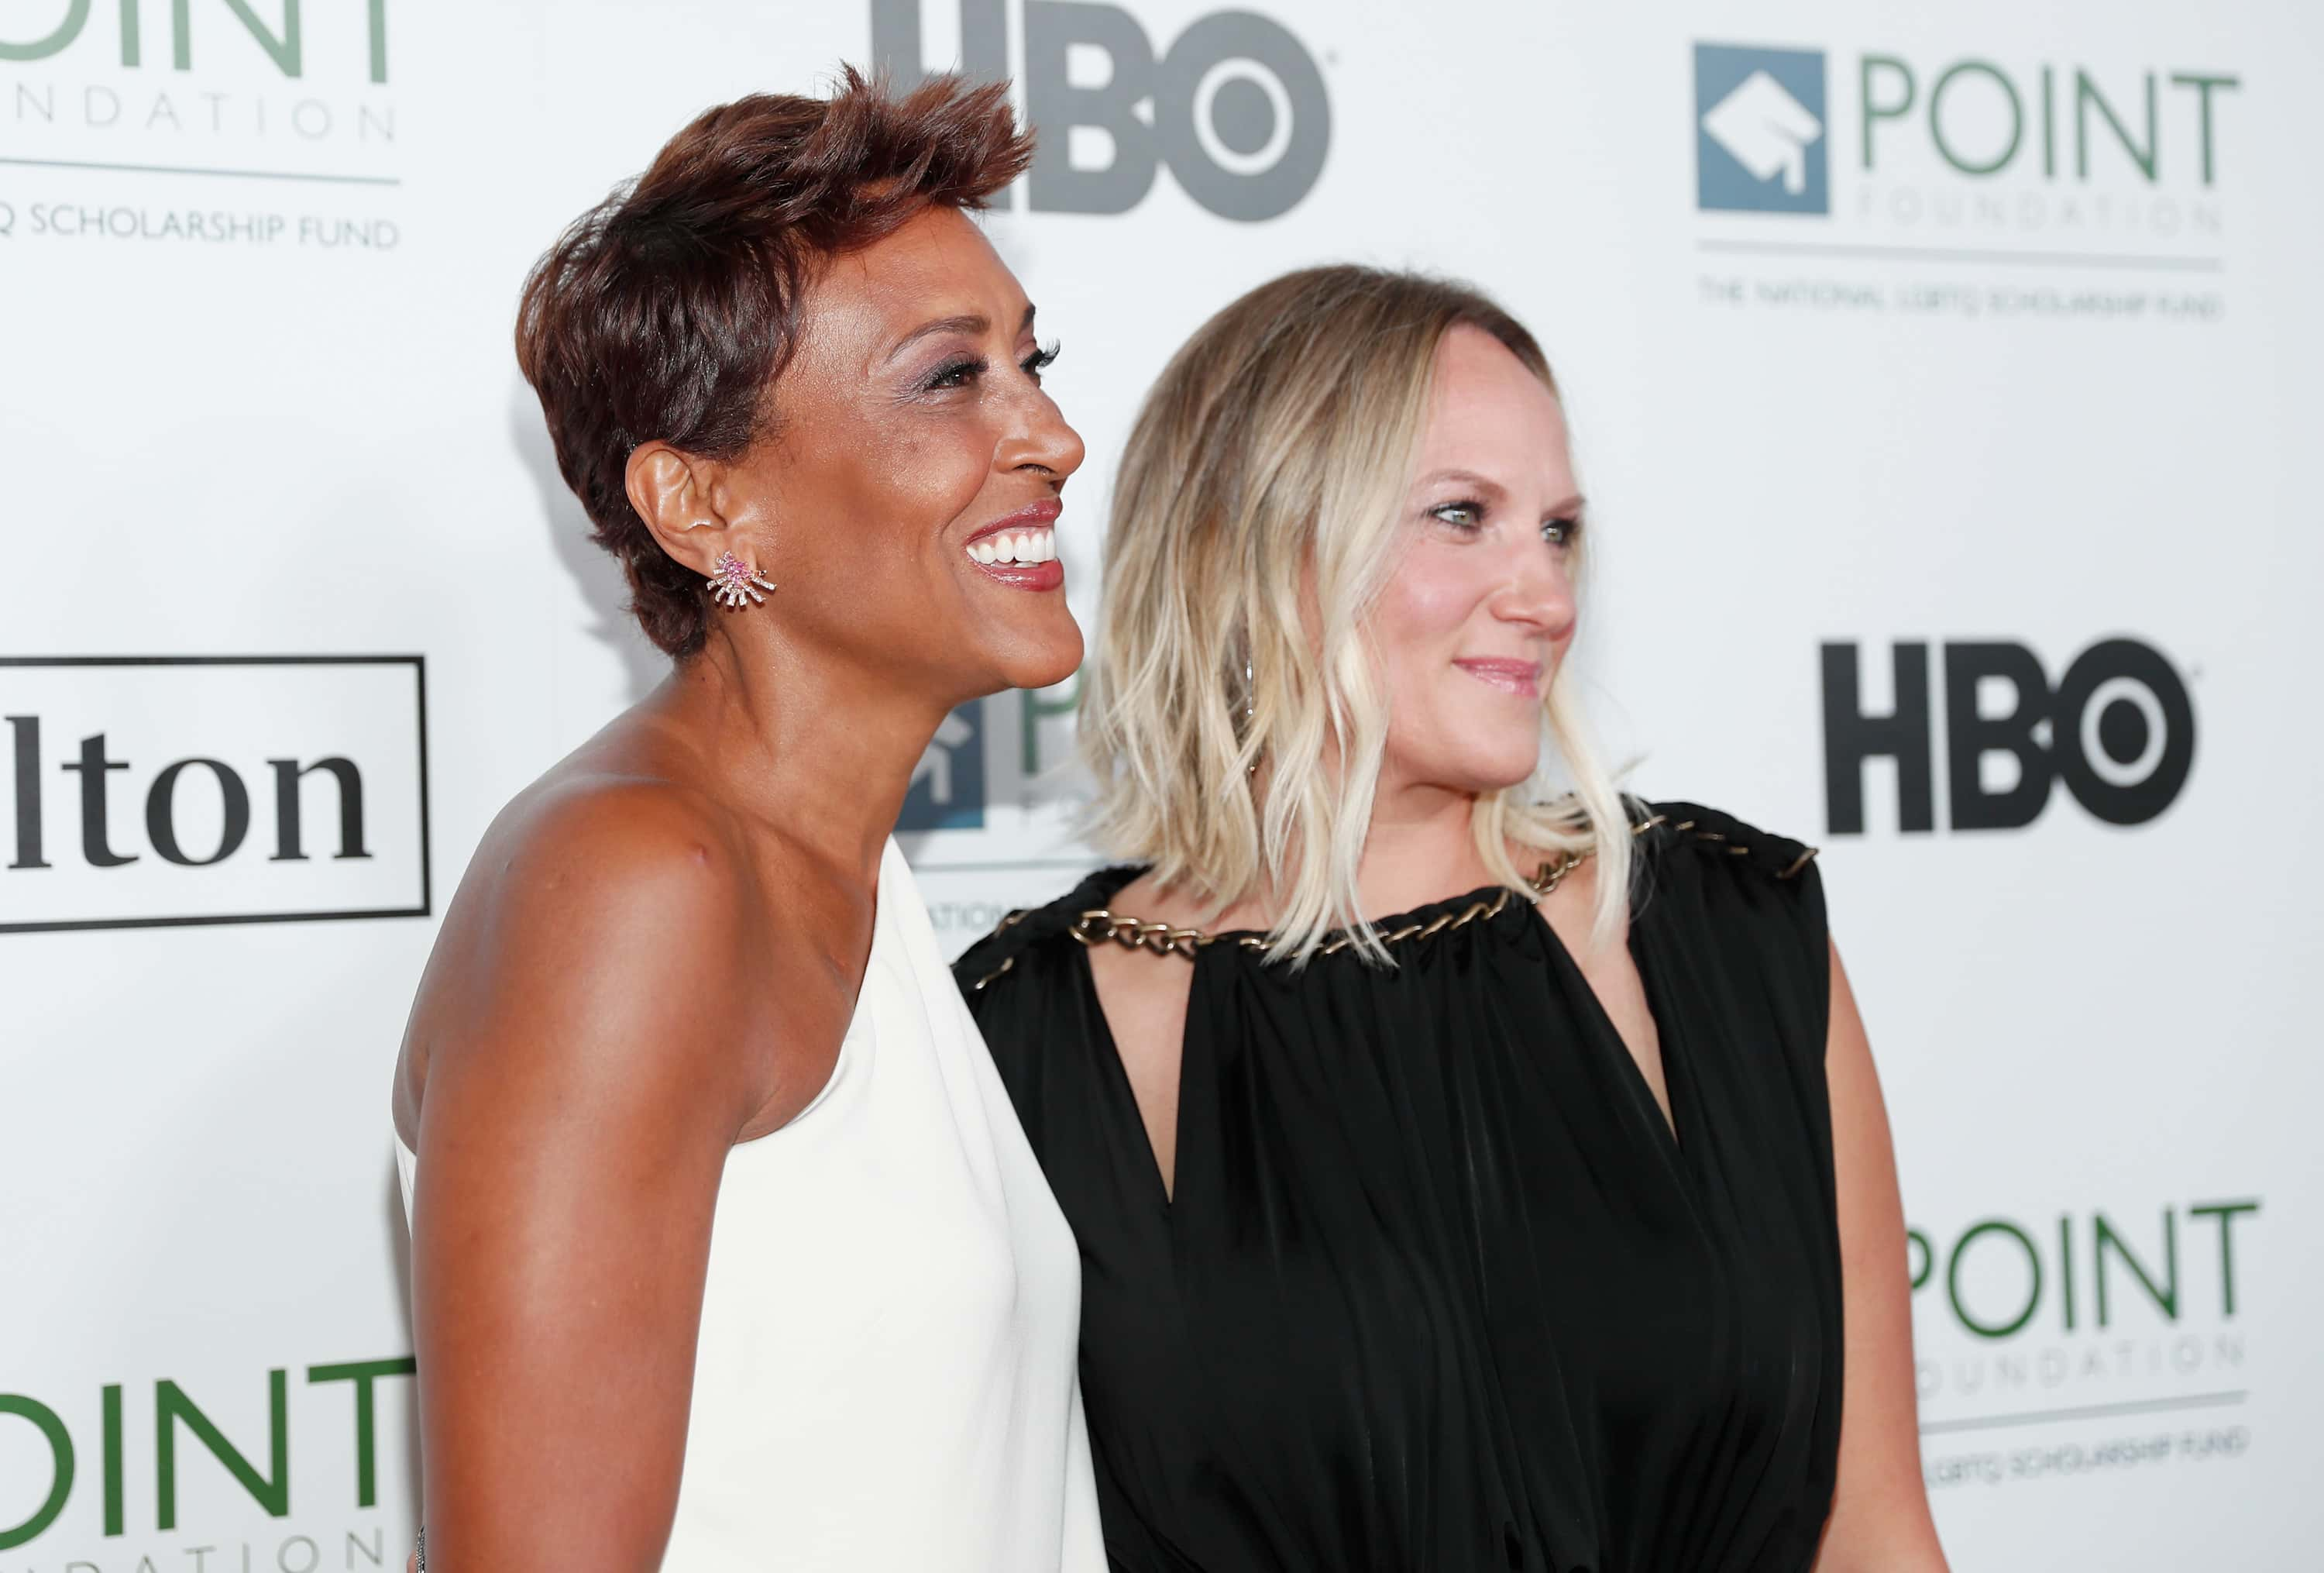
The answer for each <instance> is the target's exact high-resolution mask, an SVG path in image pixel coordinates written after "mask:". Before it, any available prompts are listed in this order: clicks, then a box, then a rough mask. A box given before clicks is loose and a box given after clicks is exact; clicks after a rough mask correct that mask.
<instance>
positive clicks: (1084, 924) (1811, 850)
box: [970, 814, 1821, 993]
mask: <svg viewBox="0 0 2324 1573" xmlns="http://www.w3.org/2000/svg"><path fill="white" fill-rule="evenodd" d="M1668 822H1669V816H1667V815H1665V814H1655V815H1654V816H1653V817H1651V818H1649V819H1641V820H1640V821H1638V822H1637V824H1635V825H1633V826H1631V827H1630V834H1631V835H1633V836H1643V835H1645V834H1646V832H1647V831H1649V830H1651V829H1653V828H1655V827H1656V826H1657V825H1662V824H1666V823H1668ZM1671 829H1672V831H1673V832H1674V833H1676V834H1681V835H1692V836H1693V837H1694V838H1695V839H1696V840H1698V841H1716V842H1720V843H1723V844H1724V847H1723V849H1724V850H1725V851H1726V852H1727V853H1729V855H1730V856H1736V857H1747V856H1749V855H1750V852H1751V849H1750V848H1749V847H1746V846H1743V845H1742V844H1741V843H1739V842H1729V841H1728V838H1727V837H1726V835H1725V833H1724V832H1722V831H1718V830H1701V829H1697V828H1695V821H1694V820H1692V819H1681V820H1680V821H1679V822H1678V823H1676V824H1674V825H1672V826H1671ZM1819 850H1821V848H1818V847H1808V848H1807V849H1806V850H1805V851H1803V852H1802V853H1801V854H1800V855H1799V856H1798V857H1796V858H1794V860H1793V861H1792V864H1791V866H1789V867H1788V868H1785V869H1784V871H1783V872H1782V873H1781V874H1777V875H1776V876H1775V877H1776V878H1777V879H1793V878H1796V877H1797V876H1798V874H1799V873H1800V871H1801V870H1802V869H1803V868H1805V867H1806V866H1807V865H1808V864H1809V862H1810V861H1811V860H1812V859H1813V858H1814V856H1815V855H1816V853H1817V852H1818V851H1819ZM1587 856H1590V854H1588V853H1587V852H1569V853H1567V854H1566V855H1565V856H1563V857H1560V858H1558V859H1556V860H1555V861H1554V862H1551V863H1545V864H1543V865H1541V869H1540V871H1539V872H1538V873H1536V874H1535V875H1534V876H1533V878H1531V879H1529V880H1527V881H1526V889H1527V890H1529V891H1531V892H1532V893H1533V899H1534V900H1535V901H1540V900H1542V899H1543V898H1544V897H1545V896H1547V895H1548V894H1549V893H1550V892H1552V891H1554V890H1555V889H1556V888H1557V887H1558V886H1559V885H1560V884H1563V883H1564V880H1565V876H1566V875H1567V874H1572V872H1573V871H1574V870H1575V869H1577V868H1579V867H1581V866H1582V859H1583V858H1585V857H1587ZM1515 894H1516V892H1514V891H1511V890H1508V889H1507V888H1503V889H1501V890H1499V891H1497V892H1495V893H1494V894H1493V897H1492V899H1491V900H1489V901H1486V900H1478V901H1473V902H1470V903H1469V904H1468V905H1467V906H1465V907H1463V908H1462V909H1461V910H1460V911H1457V912H1440V913H1438V914H1437V915H1436V916H1435V917H1434V918H1431V919H1430V920H1429V921H1426V922H1425V923H1406V924H1405V925H1404V926H1403V927H1402V928H1399V929H1394V930H1389V931H1388V932H1387V933H1385V934H1382V935H1381V936H1380V940H1381V942H1382V943H1383V944H1388V945H1397V944H1402V943H1404V942H1405V941H1406V940H1411V939H1434V938H1435V937H1436V936H1437V935H1439V934H1442V933H1444V932H1446V931H1447V930H1453V929H1465V928H1467V927H1468V926H1469V925H1470V924H1471V923H1473V922H1476V921H1478V920H1480V919H1489V918H1498V917H1499V916H1500V915H1501V914H1502V913H1503V912H1505V911H1508V905H1509V900H1510V898H1511V897H1512V896H1514V895H1515ZM1025 915H1026V913H1025V910H1024V909H1019V910H1018V911H1013V912H1010V913H1009V914H1008V915H1007V916H1006V917H1004V918H1002V919H1001V921H1000V923H999V925H998V926H996V927H995V928H994V929H993V930H992V931H993V932H994V933H995V934H999V933H1001V932H1002V931H1003V930H1007V929H1009V928H1010V927H1011V926H1013V925H1015V924H1016V923H1018V922H1019V921H1023V919H1024V917H1025ZM1065 932H1066V933H1067V934H1069V935H1071V936H1072V937H1073V938H1074V939H1075V940H1076V941H1077V942H1079V943H1081V944H1083V945H1102V944H1104V943H1106V942H1107V941H1109V940H1111V942H1112V943H1114V944H1116V945H1120V946H1121V947H1122V948H1125V949H1129V950H1148V951H1151V952H1153V953H1154V954H1155V955H1157V956H1183V957H1185V958H1186V959H1187V960H1189V961H1192V960H1193V959H1194V956H1195V954H1196V953H1197V952H1198V951H1201V950H1203V948H1206V947H1209V946H1212V945H1215V944H1217V943H1218V942H1219V941H1220V940H1221V939H1228V938H1231V939H1233V941H1234V943H1235V945H1236V947H1237V948H1240V949H1244V950H1264V949H1266V948H1267V945H1268V941H1267V939H1266V937H1265V936H1263V935H1259V934H1234V935H1231V936H1230V935H1224V934H1210V933H1205V932H1203V930H1200V929H1175V928H1172V927H1171V926H1170V925H1169V924H1167V923H1149V922H1146V921H1142V920H1140V919H1137V918H1133V917H1130V916H1128V915H1126V914H1123V913H1117V912H1114V911H1110V910H1108V909H1107V908H1104V907H1093V908H1091V909H1090V910H1089V911H1085V912H1083V913H1081V914H1080V915H1079V916H1077V917H1075V918H1074V921H1073V924H1072V926H1071V927H1069V928H1068V929H1066V930H1065ZM1355 942H1356V941H1355V936H1354V935H1352V934H1351V933H1349V932H1348V931H1347V930H1341V931H1339V932H1338V933H1336V934H1334V935H1333V936H1332V938H1330V939H1326V940H1325V941H1324V942H1323V944H1322V945H1321V946H1319V947H1318V950H1319V951H1320V952H1321V953H1322V954H1323V955H1325V956H1334V955H1337V954H1338V953H1339V952H1341V951H1342V950H1345V949H1346V948H1348V947H1349V946H1351V945H1352V944H1354V943H1355ZM1016 965H1017V958H1016V957H1014V956H1011V957H1010V958H1007V959H1006V960H1004V961H1002V962H1001V965H1000V966H999V967H995V968H993V970H991V972H989V973H986V974H985V975H984V976H982V977H980V978H978V979H977V980H976V982H975V983H974V984H973V985H970V986H971V988H972V989H973V990H974V991H975V992H978V993H982V992H983V989H984V985H986V984H988V983H991V981H992V980H993V979H994V978H996V977H999V976H1001V975H1002V974H1003V973H1006V972H1007V971H1008V970H1009V969H1010V967H1015V966H1016Z"/></svg>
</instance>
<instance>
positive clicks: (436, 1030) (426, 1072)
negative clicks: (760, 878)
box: [396, 762, 761, 1140]
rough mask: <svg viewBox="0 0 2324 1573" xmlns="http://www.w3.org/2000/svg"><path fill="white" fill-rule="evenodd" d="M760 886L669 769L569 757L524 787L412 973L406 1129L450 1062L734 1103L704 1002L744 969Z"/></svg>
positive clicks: (521, 1076) (720, 813) (730, 1074)
mask: <svg viewBox="0 0 2324 1573" xmlns="http://www.w3.org/2000/svg"><path fill="white" fill-rule="evenodd" d="M757 883H758V882H757V881H756V879H755V878H754V873H753V868H752V858H751V856H750V851H749V847H748V846H747V843H746V842H745V840H744V839H743V837H742V832H741V828H740V827H739V826H738V825H736V824H735V823H734V822H733V817H732V816H731V815H730V814H728V813H726V812H725V811H724V810H722V809H721V808H720V807H719V806H718V805H717V804H716V803H715V802H714V801H712V800H710V799H708V798H707V797H706V796H705V794H703V793H702V792H700V791H696V790H694V789H692V788H690V787H688V786H687V785H686V784H684V783H683V782H678V781H673V780H669V779H665V778H659V777H655V776H650V775H632V774H612V773H605V772H603V771H597V770H590V769H579V768H574V767H573V766H572V764H571V763H570V762H568V763H567V765H566V766H560V767H559V769H558V771H556V772H552V773H550V774H549V776H548V777H545V778H544V779H543V780H542V781H540V782H538V783H536V784H535V785H534V786H532V787H530V788H529V789H528V790H527V791H525V792H523V793H522V794H521V795H520V796H519V797H518V798H517V799H516V800H514V801H512V803H511V804H510V805H509V806H508V807H507V808H506V809H505V810H503V811H502V813H501V815H500V817H499V818H498V819H496V820H495V821H494V822H493V826H492V828H490V829H489V830H488V831H487V832H486V833H485V835H484V840H483V842H482V843H481V844H480V845H479V847H477V850H476V854H475V858H474V859H473V860H472V861H471V862H470V864H469V866H468V871H467V874H466V877H465V878H464V879H463V880H462V881H461V884H460V889H459V892H458V893H457V895H456V896H455V897H454V899H453V902H452V905H451V907H450V909H449V910H448V911H447V914H446V917H445V922H444V928H443V930H442V932H441V933H440V934H439V935H438V939H437V942H436V948H435V950H434V952H433V954H432V955H431V956H430V958H429V964H428V969H427V972H426V974H425V976H423V978H422V980H421V983H420V991H419V996H418V998H417V999H416V1000H415V1002H414V1004H413V1006H412V1013H411V1019H410V1026H409V1028H408V1029H407V1032H406V1034H405V1040H404V1047H403V1056H402V1059H401V1063H400V1064H399V1067H398V1075H397V1088H396V1104H397V1108H396V1118H397V1124H398V1126H399V1128H401V1130H402V1131H403V1132H404V1133H405V1136H406V1139H407V1140H410V1139H411V1138H412V1137H414V1136H416V1135H417V1133H418V1128H419V1120H418V1115H419V1111H420V1105H421V1102H422V1099H423V1096H425V1091H424V1089H425V1088H426V1087H427V1086H428V1085H429V1084H430V1083H433V1082H436V1081H438V1080H441V1079H443V1077H442V1074H441V1073H442V1071H443V1070H444V1069H446V1067H447V1065H449V1064H451V1063H453V1062H455V1061H457V1062H459V1064H460V1070H461V1075H460V1077H459V1078H458V1079H460V1080H462V1081H464V1082H473V1083H482V1084H491V1085H494V1086H499V1087H503V1090H514V1089H513V1088H509V1087H505V1085H504V1084H506V1083H507V1082H509V1081H510V1080H511V1079H512V1078H513V1079H516V1080H521V1081H527V1082H547V1083H549V1084H552V1086H554V1087H576V1086H578V1085H584V1084H588V1083H591V1082H594V1081H596V1080H599V1079H601V1078H607V1077H611V1078H616V1079H618V1080H619V1081H621V1082H622V1083H623V1084H625V1085H627V1086H629V1087H632V1089H633V1090H635V1091H636V1092H638V1093H641V1094H650V1093H651V1092H652V1091H653V1090H654V1089H655V1088H657V1087H664V1086H667V1087H680V1086H690V1087H696V1088H700V1089H702V1090H701V1092H700V1093H698V1094H697V1095H696V1096H697V1097H699V1096H708V1097H709V1098H711V1099H713V1100H715V1101H724V1102H728V1103H732V1104H735V1105H736V1106H741V1105H742V1104H743V1103H746V1102H747V1096H746V1095H747V1086H746V1085H745V1082H746V1080H747V1078H742V1077H739V1076H738V1071H739V1070H740V1069H741V1068H740V1067H739V1066H738V1065H737V1064H736V1063H735V1058H736V1057H735V1056H733V1054H731V1053H727V1052H724V1049H725V1046H726V1045H725V1039H724V1035H723V1034H722V1033H721V1032H718V1031H717V1030H716V1028H717V1025H718V1020H717V1015H716V1012H715V1008H714V1006H715V1002H717V1001H719V1000H722V999H731V998H733V995H734V991H735V989H736V988H737V986H738V985H739V984H740V983H741V982H742V976H743V972H744V967H745V962H744V958H745V956H746V954H747V951H746V946H747V944H748V943H749V941H750V940H751V939H752V937H753V936H754V934H755V933H756V931H757V930H759V928H760V927H761V921H760V918H759V915H758V911H757V909H758V908H759V906H760V905H761V903H760V902H759V901H758V899H757ZM730 1083H731V1084H733V1085H731V1086H729V1085H727V1084H730ZM542 1090H544V1091H547V1090H548V1089H546V1088H544V1089H542Z"/></svg>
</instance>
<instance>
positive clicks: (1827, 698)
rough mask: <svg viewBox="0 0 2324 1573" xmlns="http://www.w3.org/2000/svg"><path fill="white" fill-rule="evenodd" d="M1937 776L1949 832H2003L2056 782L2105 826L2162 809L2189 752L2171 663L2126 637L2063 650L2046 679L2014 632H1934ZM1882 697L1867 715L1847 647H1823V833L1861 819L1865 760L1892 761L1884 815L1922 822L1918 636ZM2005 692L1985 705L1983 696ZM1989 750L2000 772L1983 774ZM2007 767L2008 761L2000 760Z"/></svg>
mask: <svg viewBox="0 0 2324 1573" xmlns="http://www.w3.org/2000/svg"><path fill="white" fill-rule="evenodd" d="M1943 648H1944V662H1945V699H1944V704H1945V764H1946V770H1945V781H1946V786H1947V789H1948V795H1949V797H1950V808H1951V826H1952V828H1954V829H1956V830H2014V829H2015V828H2018V827H2020V826H2023V825H2030V824H2032V823H2033V820H2034V819H2036V818H2037V817H2038V816H2039V815H2040V814H2041V812H2042V810H2043V808H2045V807H2046V806H2048V804H2049V801H2050V792H2051V789H2052V786H2053V785H2054V784H2055V783H2056V782H2058V781H2060V780H2063V781H2064V782H2065V783H2066V790H2067V791H2070V792H2071V793H2073V795H2074V799H2075V800H2076V801H2078V802H2080V804H2081V805H2082V807H2083V808H2085V809H2087V810H2089V811H2090V812H2091V813H2092V814H2094V815H2096V816H2097V817H2098V819H2104V820H2105V821H2106V822H2107V824H2109V825H2143V824H2144V823H2145V822H2146V821H2147V820H2149V819H2153V818H2154V817H2155V816H2156V815H2157V814H2160V813H2161V812H2163V810H2165V809H2167V808H2169V807H2170V806H2171V804H2172V800H2175V799H2176V798H2177V797H2178V796H2179V791H2180V789H2181V788H2182V787H2184V786H2185V785H2186V784H2187V773H2188V772H2189V771H2190V770H2191V769H2192V768H2193V767H2194V763H2195V708H2194V706H2193V704H2192V703H2191V702H2190V700H2189V699H2188V696H2187V685H2186V684H2185V683H2184V682H2183V681H2181V680H2180V677H2179V673H2178V672H2177V671H2175V670H2173V669H2172V665H2171V663H2170V662H2168V661H2166V660H2165V659H2163V655H2162V654H2161V653H2160V652H2157V651H2156V650H2155V649H2153V647H2152V646H2151V645H2146V644H2142V643H2139V642H2138V641H2137V640H2135V639H2104V640H2100V641H2099V642H2098V643H2096V644H2093V645H2091V646H2090V647H2089V649H2088V650H2085V651H2083V652H2081V654H2080V655H2078V656H2076V657H2075V658H2074V661H2073V664H2072V665H2070V666H2069V667H2068V668H2066V671H2065V675H2064V676H2063V677H2061V678H2060V679H2059V680H2058V685H2057V687H2056V688H2054V689H2053V688H2052V687H2051V686H2050V681H2049V679H2048V678H2047V677H2046V676H2045V675H2044V674H2043V671H2042V663H2041V662H2040V661H2039V660H2037V659H2036V658H2035V656H2034V654H2033V652H2032V651H2030V650H2028V649H2026V648H2025V646H2024V645H2023V644H2014V643H2007V642H2004V641H1990V642H1981V643H1959V644H1947V645H1945V646H1944V647H1943ZM1893 670H1894V671H1895V696H1896V699H1895V708H1894V709H1892V710H1890V711H1889V712H1888V713H1887V714H1886V715H1884V716H1867V715H1866V714H1865V713H1864V707H1863V705H1862V704H1861V702H1859V700H1858V697H1857V695H1858V684H1857V678H1858V671H1857V649H1856V646H1855V645H1853V644H1827V645H1825V646H1824V647H1823V746H1824V794H1825V802H1826V804H1827V805H1828V812H1829V818H1830V822H1831V831H1832V833H1833V834H1834V835H1841V836H1847V835H1858V834H1861V833H1862V831H1863V829H1864V768H1863V767H1864V763H1865V761H1867V760H1868V759H1873V758H1877V757H1886V758H1889V759H1893V760H1895V762H1896V822H1897V824H1898V826H1899V827H1900V828H1904V829H1906V830H1927V829H1930V828H1933V827H1934V825H1935V822H1936V816H1935V813H1934V811H1933V806H1932V795H1933V793H1932V784H1933V775H1934V773H1933V772H1932V769H1931V767H1930V754H1931V752H1932V748H1931V745H1932V730H1933V729H1932V726H1930V714H1929V711H1930V685H1929V647H1928V646H1927V645H1926V644H1898V645H1897V646H1896V647H1895V652H1894V656H1893ZM1997 695H1998V696H2005V698H2004V702H2003V703H2001V704H2000V705H1999V706H1995V705H1992V704H1990V703H1988V702H1987V700H1988V699H1990V698H1992V697H1995V696H1997ZM1988 760H1991V761H1993V762H1994V763H1997V764H2000V765H2001V766H2002V767H2003V768H2002V769H2001V770H2000V771H1999V772H1997V774H1999V775H2000V776H2002V777H2004V778H2006V779H2004V780H2002V781H2000V782H1994V783H1991V784H1988V782H1987V769H1986V765H1987V761H1988ZM2012 765H2014V766H2015V769H2014V771H2013V770H2012V769H2010V768H2009V767H2010V766H2012Z"/></svg>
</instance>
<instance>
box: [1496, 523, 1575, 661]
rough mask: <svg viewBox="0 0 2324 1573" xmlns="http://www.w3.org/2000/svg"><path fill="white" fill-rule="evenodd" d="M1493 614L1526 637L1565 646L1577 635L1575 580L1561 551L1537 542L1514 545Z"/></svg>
mask: <svg viewBox="0 0 2324 1573" xmlns="http://www.w3.org/2000/svg"><path fill="white" fill-rule="evenodd" d="M1490 607H1491V611H1492V614H1493V615H1494V616H1495V617H1497V618H1499V620H1500V621H1502V622H1504V623H1507V624H1510V625H1514V626H1516V627H1517V628H1519V629H1520V630H1521V631H1522V632H1524V633H1525V634H1528V635H1530V636H1532V637H1534V638H1536V639H1546V640H1548V641H1550V642H1551V643H1564V642H1565V641H1566V640H1567V639H1570V638H1572V635H1573V624H1574V616H1575V608H1574V602H1573V578H1572V574H1570V573H1569V572H1568V571H1567V569H1566V561H1565V557H1564V554H1563V551H1560V550H1559V549H1557V548H1555V547H1553V546H1549V545H1546V544H1545V543H1543V542H1542V541H1537V540H1526V539H1520V540H1518V541H1513V542H1512V543H1511V545H1510V550H1509V558H1508V562H1507V563H1506V564H1505V565H1504V571H1503V576H1502V579H1501V583H1500V586H1499V588H1498V589H1497V590H1495V592H1494V594H1493V598H1492V601H1491V603H1490Z"/></svg>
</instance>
